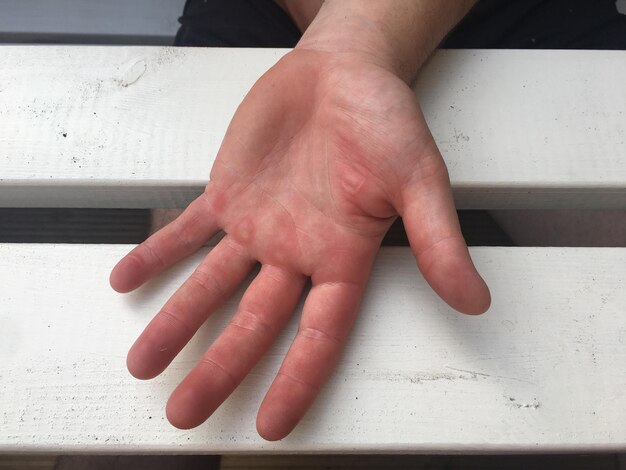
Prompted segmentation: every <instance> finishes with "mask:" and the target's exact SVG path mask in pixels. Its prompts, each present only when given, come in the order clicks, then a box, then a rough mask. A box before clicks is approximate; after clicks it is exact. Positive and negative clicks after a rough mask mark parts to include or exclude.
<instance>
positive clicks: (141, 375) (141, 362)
mask: <svg viewBox="0 0 626 470" xmlns="http://www.w3.org/2000/svg"><path fill="white" fill-rule="evenodd" d="M145 349H146V348H145V346H144V345H142V344H141V343H140V342H139V340H137V341H136V342H135V344H133V346H132V347H131V348H130V351H128V354H127V355H126V368H127V369H128V372H130V375H132V376H133V377H135V378H136V379H139V380H150V379H153V378H155V377H156V376H157V375H159V374H160V373H161V372H162V371H161V369H157V368H155V367H154V366H151V365H150V363H149V361H147V360H146V359H145V357H146V351H145Z"/></svg>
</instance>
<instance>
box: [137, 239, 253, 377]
mask: <svg viewBox="0 0 626 470" xmlns="http://www.w3.org/2000/svg"><path fill="white" fill-rule="evenodd" d="M254 264H255V260H253V259H252V258H250V256H249V255H248V254H247V253H246V252H245V250H244V249H243V248H242V247H241V246H240V245H238V244H237V243H236V242H234V241H233V240H232V239H231V238H230V237H228V236H226V237H224V239H222V241H220V243H219V244H218V245H217V246H216V247H215V248H213V249H212V250H211V251H210V252H209V254H208V255H207V256H206V258H205V259H204V260H203V261H202V263H201V264H200V266H198V268H197V269H196V270H195V271H194V273H193V274H192V275H191V276H190V277H189V279H187V280H186V281H185V283H184V284H183V285H182V286H181V287H180V288H179V289H178V290H177V291H176V292H175V293H174V295H173V296H172V297H171V298H170V299H169V300H168V301H167V303H166V304H165V305H164V306H163V308H162V309H161V311H160V312H159V313H158V314H157V315H156V316H155V317H154V319H153V320H152V321H151V322H150V324H149V325H148V326H147V327H146V329H145V330H144V331H143V333H142V334H141V336H139V338H138V339H137V341H135V344H133V346H132V347H131V349H130V351H129V352H128V358H127V361H126V362H127V366H128V370H129V371H130V373H131V374H132V375H134V376H135V377H137V378H139V379H150V378H152V377H155V376H157V375H158V374H160V373H161V372H162V371H163V370H164V369H165V368H166V367H167V366H168V365H169V363H170V362H171V361H172V359H174V357H176V355H177V354H178V353H179V352H180V350H181V349H182V348H183V347H184V346H185V345H186V344H187V342H188V341H189V340H190V339H191V337H192V336H193V335H194V334H195V333H196V331H197V330H198V328H200V326H202V324H203V323H204V322H205V321H206V319H207V318H208V317H209V315H211V313H213V311H214V310H215V309H216V308H217V307H219V305H220V304H221V303H222V302H224V301H225V300H226V299H227V298H228V297H230V296H231V295H232V294H233V292H234V291H235V290H236V289H237V287H238V286H239V285H240V284H241V283H242V282H243V281H244V280H245V278H246V276H247V275H248V273H249V272H250V270H251V269H252V268H253V266H254Z"/></svg>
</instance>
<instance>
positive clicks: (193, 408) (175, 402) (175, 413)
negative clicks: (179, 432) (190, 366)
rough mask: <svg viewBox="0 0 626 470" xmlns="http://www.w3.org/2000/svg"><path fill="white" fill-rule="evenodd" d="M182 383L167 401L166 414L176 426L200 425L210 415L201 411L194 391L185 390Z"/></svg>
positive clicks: (191, 426)
mask: <svg viewBox="0 0 626 470" xmlns="http://www.w3.org/2000/svg"><path fill="white" fill-rule="evenodd" d="M181 385H182V384H181ZM181 385H179V386H178V387H177V388H176V390H174V392H173V393H172V395H171V396H170V398H169V400H168V401H167V405H166V406H165V416H166V417H167V420H168V421H169V422H170V424H171V425H172V426H174V427H175V428H178V429H192V428H195V427H198V426H200V425H201V424H202V423H204V422H205V421H206V420H207V419H208V418H209V417H208V416H204V414H203V413H202V412H201V411H200V409H199V407H198V406H197V400H196V397H195V396H194V392H193V391H189V390H187V391H185V389H184V388H183V387H181Z"/></svg>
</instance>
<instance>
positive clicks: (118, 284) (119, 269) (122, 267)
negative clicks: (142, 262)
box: [109, 256, 143, 294]
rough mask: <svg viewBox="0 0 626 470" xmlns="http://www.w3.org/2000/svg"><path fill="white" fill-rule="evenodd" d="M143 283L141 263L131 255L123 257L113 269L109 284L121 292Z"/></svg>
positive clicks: (128, 290)
mask: <svg viewBox="0 0 626 470" xmlns="http://www.w3.org/2000/svg"><path fill="white" fill-rule="evenodd" d="M142 283H143V280H142V279H141V278H140V266H139V263H138V262H137V261H136V260H135V259H134V258H132V257H129V256H126V257H125V258H122V259H121V260H120V261H119V262H118V263H117V264H116V265H115V267H114V268H113V269H112V270H111V275H110V276H109V284H110V285H111V287H112V288H113V290H115V291H116V292H119V293H120V294H125V293H127V292H130V291H133V290H135V289H136V288H137V287H139V286H140V285H141V284H142Z"/></svg>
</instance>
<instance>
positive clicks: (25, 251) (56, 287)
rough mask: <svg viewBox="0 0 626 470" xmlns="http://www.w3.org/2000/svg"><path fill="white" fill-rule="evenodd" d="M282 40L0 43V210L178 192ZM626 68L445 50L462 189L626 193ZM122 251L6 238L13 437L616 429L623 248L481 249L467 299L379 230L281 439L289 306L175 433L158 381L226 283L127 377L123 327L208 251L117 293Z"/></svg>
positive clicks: (6, 395) (131, 439) (625, 268)
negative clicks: (438, 284)
mask: <svg viewBox="0 0 626 470" xmlns="http://www.w3.org/2000/svg"><path fill="white" fill-rule="evenodd" d="M284 52H285V51H281V50H224V49H212V50H199V49H193V50H191V49H171V48H157V47H153V48H150V47H140V48H137V47H115V48H112V47H106V48H105V47H60V46H59V47H24V46H4V47H2V48H0V53H1V55H0V57H2V59H1V63H2V67H1V68H0V206H2V207H94V208H95V207H175V206H179V207H180V206H183V205H185V204H186V203H187V202H189V201H190V200H191V199H192V198H193V197H194V196H195V195H197V194H198V193H199V192H200V191H201V190H202V187H203V185H204V184H205V182H206V178H207V176H208V172H209V168H210V165H211V162H212V158H213V156H214V155H215V153H216V151H217V149H218V147H219V144H220V141H221V138H222V135H223V133H224V131H225V129H226V126H227V124H228V122H229V119H230V117H231V116H232V114H233V112H234V110H235V107H236V106H237V104H238V103H239V102H240V101H241V98H242V97H243V95H244V94H245V92H246V91H247V90H248V88H249V87H250V86H251V85H252V83H253V82H254V81H255V79H256V78H258V76H259V75H260V74H262V73H263V72H264V71H265V70H266V69H267V68H268V67H269V66H270V65H271V64H272V63H274V62H275V61H276V60H277V59H278V58H279V57H280V56H281V55H282V54H284ZM624 83H626V53H623V52H578V51H561V52H554V51H533V52H531V51H500V52H498V51H456V52H455V51H447V52H446V51H442V52H439V53H438V54H437V55H436V56H435V58H434V59H433V60H432V61H431V63H430V64H429V65H428V68H427V69H426V70H425V72H424V73H423V74H422V76H421V78H420V81H419V82H418V84H417V86H416V90H417V94H418V95H419V99H420V102H421V103H422V105H423V108H424V111H425V113H426V116H427V120H428V122H429V124H430V126H431V129H432V131H433V133H434V135H435V138H436V140H437V142H438V143H439V145H440V148H441V150H442V152H443V154H444V156H445V159H446V162H447V164H448V168H449V170H450V175H451V179H452V183H453V187H454V192H455V198H456V202H457V205H458V207H459V208H487V209H496V208H500V209H502V208H532V209H535V208H587V209H599V208H625V207H626V138H625V134H624V123H625V122H626V87H624ZM129 248H130V247H129V246H120V245H45V244H40V245H27V244H2V245H0V281H1V282H2V289H0V305H1V306H2V308H1V309H0V357H2V365H1V366H0V453H22V452H36V453H43V452H52V453H58V452H81V453H84V452H90V453H152V452H155V453H198V452H201V453H220V454H228V453H238V454H239V453H265V452H268V453H293V452H305V453H344V452H357V453H358V452H362V453H375V452H376V453H387V452H405V453H433V452H435V453H459V452H469V453H472V452H477V453H485V452H498V453H501V452H570V451H576V452H586V451H611V452H618V451H623V450H624V449H625V448H626V424H625V423H626V367H625V365H626V249H624V248H529V247H526V248H523V247H519V248H473V249H472V250H471V251H472V255H473V258H474V260H475V262H476V264H477V266H478V269H479V271H480V272H481V274H483V276H484V277H485V279H486V281H487V283H488V284H489V285H490V287H491V289H492V295H493V305H492V308H491V310H490V311H489V312H488V313H487V314H486V315H484V316H481V317H477V318H472V317H465V316H461V315H459V314H457V313H455V312H453V311H451V310H450V309H449V308H448V307H446V306H445V305H444V304H443V303H442V302H441V301H440V300H438V298H437V297H436V296H435V295H434V294H433V293H432V292H431V291H430V290H429V289H428V287H427V286H426V285H425V283H424V282H423V281H422V279H421V277H420V275H419V273H418V272H417V268H416V267H415V264H414V261H413V259H412V256H411V254H410V252H409V250H408V249H404V248H387V249H383V250H382V251H381V254H380V257H379V260H378V262H377V264H376V266H375V268H374V272H373V276H372V280H371V282H370V286H369V290H368V292H367V295H366V299H365V302H364V304H363V307H362V311H361V314H360V317H359V320H358V322H357V325H356V328H355V330H354V331H353V333H352V335H351V339H350V342H349V345H348V347H347V350H346V352H345V354H344V355H343V357H342V360H341V363H340V365H339V367H338V368H337V370H336V372H335V373H334V375H333V376H332V378H331V379H330V381H329V382H328V384H327V385H326V387H325V388H324V390H323V392H322V394H321V396H320V397H319V398H318V400H317V401H316V403H315V405H314V407H313V409H312V410H311V411H310V412H309V413H308V415H307V416H306V418H305V420H304V421H303V422H302V423H301V424H300V425H299V426H298V428H296V430H295V432H294V433H293V434H292V435H290V436H289V437H288V438H286V439H285V440H283V441H281V442H277V443H268V442H265V441H263V440H262V439H260V438H259V437H258V436H257V435H256V432H255V429H254V422H255V419H254V417H255V413H256V410H257V408H258V405H259V404H260V401H261V399H262V396H263V394H264V392H265V390H266V389H267V387H268V385H269V383H270V381H271V379H272V377H273V375H274V373H275V371H276V370H277V368H278V365H279V364H280V361H281V360H282V357H283V355H284V352H285V351H286V348H287V347H288V345H289V340H290V338H291V337H292V336H293V334H294V331H295V328H296V326H297V315H294V319H293V321H292V322H291V324H290V325H289V327H288V328H287V330H286V331H285V332H284V334H283V335H282V336H281V338H280V340H279V341H278V342H277V344H276V345H275V347H274V348H273V349H272V350H271V351H270V353H269V354H268V355H267V357H266V358H265V359H264V360H263V361H262V362H261V363H260V364H259V366H258V367H257V368H255V369H254V371H253V373H252V374H251V375H250V376H249V377H248V379H246V381H245V382H244V383H243V384H242V385H241V387H240V388H239V389H238V390H237V392H236V393H235V394H234V395H233V396H232V397H231V398H230V399H229V400H228V401H227V402H226V404H225V405H224V406H223V407H222V408H221V409H220V410H219V411H218V412H217V413H216V414H215V415H214V416H213V417H212V418H211V419H210V420H209V421H208V422H207V423H205V424H204V425H202V426H200V427H199V428H197V429H194V430H190V431H179V430H176V429H174V428H172V427H171V426H170V425H169V424H168V423H167V421H166V420H165V419H164V411H163V409H164V404H165V400H166V398H167V396H168V394H169V392H170V391H171V390H172V389H173V388H174V386H175V385H176V383H177V382H178V381H179V380H180V379H181V378H182V377H183V376H184V375H185V373H186V372H187V371H188V370H189V369H190V368H191V366H192V364H193V363H194V361H195V360H196V359H197V358H198V357H199V356H200V354H201V353H202V351H203V350H204V349H205V347H206V346H207V344H208V343H209V342H210V341H211V340H212V339H213V338H214V337H215V336H216V334H217V333H218V332H219V329H220V327H221V326H222V325H223V324H224V322H225V321H227V319H228V315H229V313H230V312H232V310H233V307H234V305H235V303H236V300H237V298H235V299H233V300H232V301H231V302H230V303H228V304H227V305H225V306H224V308H222V309H221V310H220V312H218V313H217V314H216V315H214V316H213V318H212V319H211V320H210V321H209V322H208V324H207V325H206V327H204V328H203V329H202V330H201V332H200V333H199V334H198V335H197V337H196V338H195V339H194V340H193V342H192V343H191V344H190V345H189V346H188V347H187V348H186V349H185V350H184V351H183V352H182V353H181V355H180V356H179V357H178V358H177V360H176V361H175V362H174V363H173V364H172V366H171V367H170V368H169V369H168V371H167V372H166V373H165V374H164V375H162V376H161V377H159V378H158V379H155V380H154V381H150V382H140V381H137V380H135V379H133V378H132V377H130V375H129V374H128V373H127V372H126V369H125V354H126V351H127V349H128V347H129V346H130V344H131V343H132V341H133V339H134V338H135V337H136V336H137V334H138V333H139V332H140V331H141V329H142V328H143V327H144V326H145V324H146V323H147V322H148V320H149V319H150V318H151V316H152V315H153V314H154V313H155V312H156V311H157V310H158V308H159V307H160V306H161V305H162V303H163V302H164V301H165V299H166V298H167V297H168V295H170V294H171V293H172V291H173V290H174V289H175V288H176V286H178V285H179V284H180V282H181V281H182V279H184V278H185V276H186V275H187V274H188V273H189V272H190V271H191V270H192V269H193V266H194V265H195V264H196V263H197V261H198V259H199V257H200V256H201V254H198V255H197V256H194V257H192V259H189V260H187V261H185V262H183V263H181V264H180V265H178V266H177V267H175V268H174V269H172V270H171V271H170V272H168V273H167V274H165V275H163V276H162V277H160V278H159V279H157V280H155V281H154V282H152V283H151V284H150V285H148V286H146V287H145V288H142V289H140V290H139V291H138V292H136V293H133V294H129V295H124V296H122V295H119V294H116V293H114V292H113V291H112V290H111V289H110V288H109V286H108V282H107V278H108V274H109V271H110V269H111V267H112V266H113V265H114V263H115V262H116V260H117V259H119V257H120V256H122V254H123V253H125V252H126V251H127V250H128V249H129ZM239 295H240V294H239Z"/></svg>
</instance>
